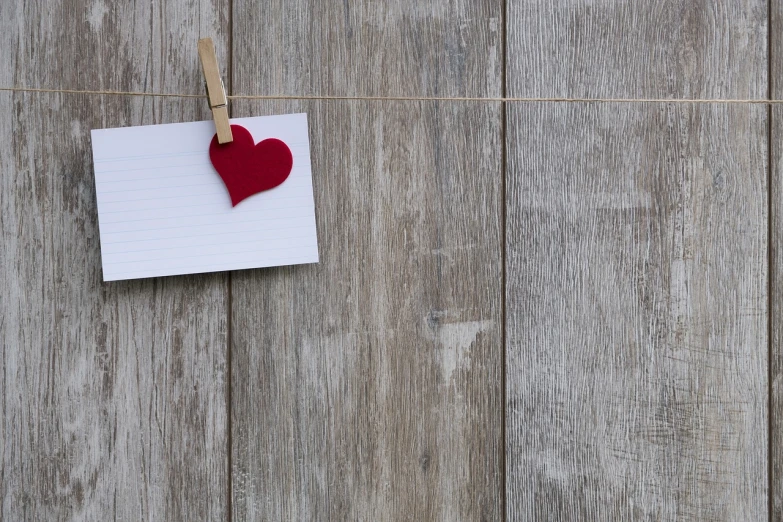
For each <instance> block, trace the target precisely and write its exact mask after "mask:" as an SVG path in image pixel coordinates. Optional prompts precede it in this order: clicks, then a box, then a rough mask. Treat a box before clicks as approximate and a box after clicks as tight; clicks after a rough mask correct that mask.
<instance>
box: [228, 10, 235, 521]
mask: <svg viewBox="0 0 783 522" xmlns="http://www.w3.org/2000/svg"><path fill="white" fill-rule="evenodd" d="M227 74H228V92H229V94H234V0H228V71H227ZM232 115H233V108H232V106H231V105H229V108H228V117H229V118H231V116H232ZM231 274H232V272H231V271H229V272H228V281H227V285H228V291H227V292H226V295H227V301H228V306H227V307H226V431H227V433H226V446H227V447H226V466H227V468H228V470H227V475H228V476H227V477H226V495H227V496H228V499H227V500H228V501H227V504H226V505H227V509H226V518H227V520H228V522H231V521H232V520H233V518H234V506H233V502H234V480H233V478H234V462H233V460H234V459H233V453H232V452H233V450H234V446H233V440H232V434H233V431H234V430H233V424H234V421H233V410H232V403H233V399H232V387H233V374H234V368H233V365H232V360H231V352H232V344H233V335H232V323H233V320H232V317H231V312H232V310H233V308H234V303H233V299H232V295H231V287H232V278H231Z"/></svg>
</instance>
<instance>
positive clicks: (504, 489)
mask: <svg viewBox="0 0 783 522" xmlns="http://www.w3.org/2000/svg"><path fill="white" fill-rule="evenodd" d="M501 16H502V17H503V23H502V24H501V30H500V40H501V43H500V44H501V46H502V47H503V50H502V52H501V64H502V66H501V69H500V89H501V97H503V98H505V97H506V95H507V87H506V78H507V77H506V69H507V67H508V61H507V53H508V46H507V45H506V34H507V32H508V31H507V27H506V26H507V24H508V2H507V0H503V5H502V10H501ZM506 109H507V107H506V102H500V112H501V114H500V140H501V141H500V165H501V170H502V173H501V179H500V198H501V207H500V210H501V217H500V231H501V240H500V244H501V252H500V261H501V269H500V270H501V272H500V273H501V275H500V278H501V292H500V302H501V311H500V314H501V323H502V329H501V332H500V346H501V354H500V373H501V376H500V385H501V390H500V408H501V419H500V438H501V445H500V455H501V459H500V460H501V467H500V483H501V484H502V491H501V494H500V509H501V510H502V514H501V517H502V519H503V520H504V521H507V520H508V510H507V502H508V500H507V498H506V496H507V494H508V483H507V477H506V465H507V461H506V442H507V439H508V436H507V434H506V417H507V415H508V409H507V405H506V357H507V356H506V354H507V353H508V343H507V337H506V328H507V323H506V301H507V295H506V291H507V290H506V255H507V250H508V244H507V236H506V220H507V218H506V213H507V212H506V209H507V203H506V176H507V175H508V167H507V162H506V159H507V150H506V149H507V145H506V112H507V110H506Z"/></svg>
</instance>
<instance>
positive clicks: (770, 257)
mask: <svg viewBox="0 0 783 522" xmlns="http://www.w3.org/2000/svg"><path fill="white" fill-rule="evenodd" d="M772 50H773V47H772V0H767V99H768V100H771V99H772V93H773V91H772V88H773V84H772V76H773V75H772ZM772 164H773V154H772V105H771V104H768V105H767V519H768V520H769V521H770V522H772V519H773V507H774V502H773V492H774V490H773V485H774V478H775V477H774V470H773V464H772V456H773V451H774V447H773V436H772V435H773V426H772V422H773V410H772V407H773V406H774V401H773V397H772V378H773V372H772V365H773V361H774V359H773V357H774V351H773V340H774V338H773V333H774V332H773V328H772V326H773V324H772V321H773V315H772V304H773V301H772V299H773V294H772V291H773V289H774V282H773V281H774V279H773V278H774V277H776V275H777V273H776V272H777V271H776V267H775V265H774V264H773V261H774V260H775V256H774V246H773V235H772V218H773V207H772V204H773V203H772V202H773V194H774V192H773V189H772V187H773V185H772V184H773V180H772Z"/></svg>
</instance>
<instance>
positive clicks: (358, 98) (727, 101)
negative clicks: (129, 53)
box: [0, 87, 783, 105]
mask: <svg viewBox="0 0 783 522" xmlns="http://www.w3.org/2000/svg"><path fill="white" fill-rule="evenodd" d="M0 91H2V92H38V93H60V94H88V95H107V96H146V97H154V98H207V95H206V94H184V93H164V92H134V91H92V90H79V89H38V88H32V87H0ZM226 97H227V98H228V99H229V100H305V101H306V100H336V101H340V100H343V101H451V102H510V103H515V102H516V103H702V104H723V105H743V104H744V105H748V104H750V105H778V104H783V100H766V99H758V98H757V99H731V98H728V99H721V98H707V99H704V98H565V97H530V98H518V97H484V98H482V97H441V96H328V95H285V94H282V95H253V94H235V95H231V96H226Z"/></svg>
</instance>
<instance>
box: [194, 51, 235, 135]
mask: <svg viewBox="0 0 783 522" xmlns="http://www.w3.org/2000/svg"><path fill="white" fill-rule="evenodd" d="M198 56H199V58H200V59H201V68H202V69H203V70H204V77H205V78H206V80H207V96H209V107H210V108H211V109H212V117H213V118H214V119H215V129H217V137H218V143H220V144H223V143H231V142H232V141H234V136H233V135H232V134H231V125H230V124H229V122H228V98H227V97H226V88H225V86H224V85H223V79H222V78H220V71H219V70H218V63H217V55H216V54H215V45H214V44H213V43H212V38H202V39H201V40H199V41H198Z"/></svg>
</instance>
